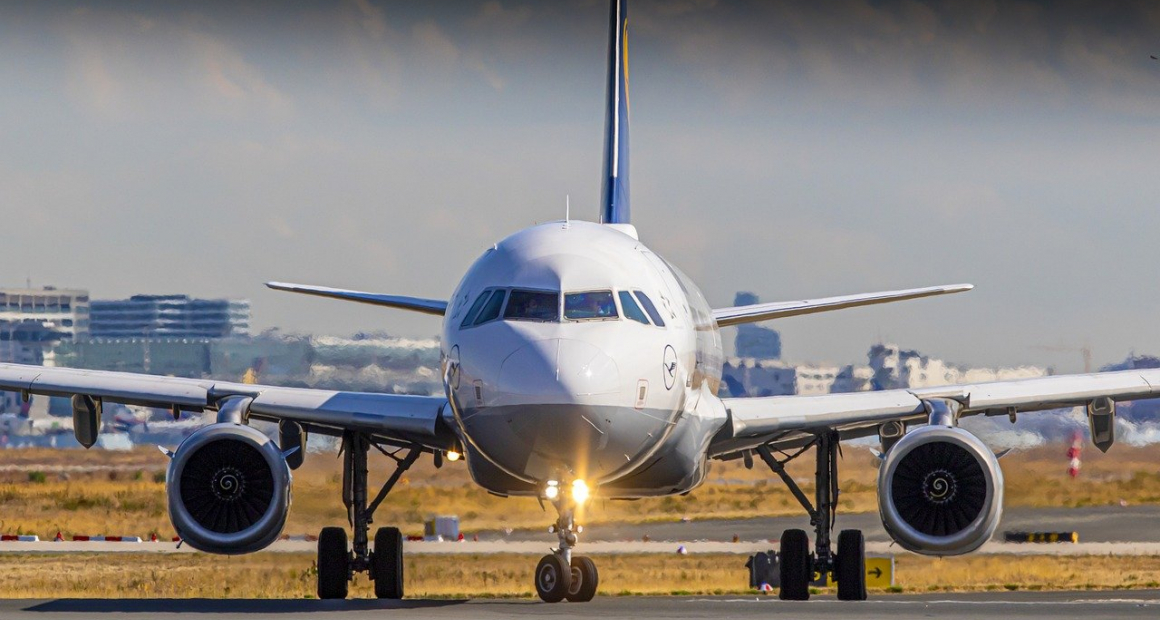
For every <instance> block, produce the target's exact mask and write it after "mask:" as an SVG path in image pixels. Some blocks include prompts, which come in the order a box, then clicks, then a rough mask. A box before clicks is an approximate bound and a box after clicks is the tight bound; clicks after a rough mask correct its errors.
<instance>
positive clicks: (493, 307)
mask: <svg viewBox="0 0 1160 620" xmlns="http://www.w3.org/2000/svg"><path fill="white" fill-rule="evenodd" d="M505 292H506V291H504V290H503V289H500V290H498V291H496V292H494V293H492V294H491V299H489V300H487V305H485V306H484V307H483V310H481V311H480V312H479V317H477V318H476V319H475V322H473V323H472V325H482V324H484V323H486V322H488V321H494V320H496V319H498V318H499V310H500V308H502V307H503V296H504V293H505Z"/></svg>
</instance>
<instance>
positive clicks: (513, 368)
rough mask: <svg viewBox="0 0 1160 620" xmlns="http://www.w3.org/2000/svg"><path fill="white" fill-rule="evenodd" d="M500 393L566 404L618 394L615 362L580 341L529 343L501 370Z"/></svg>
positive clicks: (597, 349) (512, 355) (512, 356)
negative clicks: (534, 397) (548, 399)
mask: <svg viewBox="0 0 1160 620" xmlns="http://www.w3.org/2000/svg"><path fill="white" fill-rule="evenodd" d="M496 387H497V388H498V390H499V391H500V392H501V393H504V394H510V395H521V396H533V395H534V396H541V397H546V398H552V399H561V400H564V401H566V400H568V399H569V398H570V397H575V396H594V395H600V394H614V393H616V392H619V391H620V372H619V371H618V369H617V367H616V362H615V361H613V359H612V358H611V357H609V356H608V355H606V354H605V353H604V351H601V350H600V348H599V347H597V346H595V345H593V344H591V343H588V342H584V341H582V340H571V339H567V338H552V339H547V340H538V341H535V342H530V343H528V344H526V345H524V346H522V347H520V348H519V349H517V350H516V351H515V352H514V353H512V354H511V355H509V356H508V357H507V359H505V360H504V362H503V364H502V365H501V366H500V372H499V381H498V385H497V386H496Z"/></svg>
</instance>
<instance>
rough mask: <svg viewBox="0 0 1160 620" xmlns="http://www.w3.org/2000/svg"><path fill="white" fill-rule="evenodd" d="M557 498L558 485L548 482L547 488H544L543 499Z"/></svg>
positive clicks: (552, 481)
mask: <svg viewBox="0 0 1160 620" xmlns="http://www.w3.org/2000/svg"><path fill="white" fill-rule="evenodd" d="M557 497H560V483H559V482H556V481H555V480H549V481H548V486H546V487H544V499H551V500H554V499H556V498H557Z"/></svg>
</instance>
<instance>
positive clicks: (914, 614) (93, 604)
mask: <svg viewBox="0 0 1160 620" xmlns="http://www.w3.org/2000/svg"><path fill="white" fill-rule="evenodd" d="M177 613H194V614H197V615H198V618H199V619H203V620H212V619H213V618H238V617H244V618H246V619H247V620H250V619H253V620H260V619H263V618H280V617H286V616H287V615H292V616H293V617H294V618H296V619H302V620H314V619H326V618H336V619H337V618H341V619H342V620H362V619H367V620H371V619H374V620H381V619H382V618H385V617H391V618H408V619H446V620H464V619H467V618H470V619H477V618H481V619H488V618H516V617H521V618H522V617H534V618H540V617H545V618H548V617H550V618H561V619H575V620H591V618H594V617H599V618H644V619H650V618H657V619H665V620H675V619H681V618H759V617H777V618H787V619H789V618H792V619H795V620H796V619H813V618H833V619H839V618H840V619H842V620H846V619H848V618H890V619H891V620H910V619H918V618H969V619H971V620H977V619H978V618H999V617H1001V618H1005V619H1027V620H1031V619H1043V620H1071V619H1077V620H1078V619H1083V620H1092V619H1097V618H1156V617H1158V616H1160V591H1157V590H1132V591H1112V592H1002V593H999V592H992V593H964V594H925V595H902V594H896V595H886V596H879V597H877V598H874V599H872V600H870V601H865V602H857V603H851V602H841V601H837V600H834V598H833V597H829V596H828V597H815V598H814V600H811V601H807V602H788V601H780V600H778V599H777V597H776V596H745V597H742V596H734V597H681V596H668V597H643V596H642V597H597V598H596V599H595V600H593V601H592V602H590V603H579V604H576V603H557V604H546V603H541V602H538V601H531V600H473V601H445V600H405V601H391V602H385V601H383V602H381V601H375V600H352V601H317V600H268V601H267V600H220V599H214V600H207V599H151V600H139V599H121V600H114V599H57V600H5V601H0V617H3V618H14V619H18V620H29V619H32V618H37V619H40V620H52V619H58V618H59V619H68V620H86V619H89V618H123V617H130V618H132V617H138V618H154V617H165V616H168V615H171V614H177Z"/></svg>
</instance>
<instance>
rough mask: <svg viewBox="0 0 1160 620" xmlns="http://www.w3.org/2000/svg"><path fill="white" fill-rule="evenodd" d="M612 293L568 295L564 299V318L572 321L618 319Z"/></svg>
mask: <svg viewBox="0 0 1160 620" xmlns="http://www.w3.org/2000/svg"><path fill="white" fill-rule="evenodd" d="M618 316H619V315H618V314H617V313H616V302H615V301H614V300H613V298H612V291H588V292H585V293H569V294H568V295H566V296H565V297H564V318H565V319H570V320H573V321H588V320H604V319H616V318H618Z"/></svg>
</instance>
